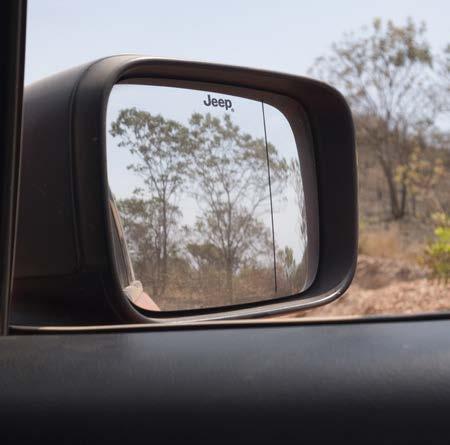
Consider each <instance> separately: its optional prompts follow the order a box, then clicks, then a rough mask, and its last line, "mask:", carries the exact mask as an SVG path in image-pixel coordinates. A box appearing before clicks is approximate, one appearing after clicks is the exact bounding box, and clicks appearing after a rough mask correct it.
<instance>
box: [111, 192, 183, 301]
mask: <svg viewBox="0 0 450 445" xmlns="http://www.w3.org/2000/svg"><path fill="white" fill-rule="evenodd" d="M117 206H118V209H119V212H120V215H121V217H122V222H123V227H124V231H125V237H126V240H127V246H128V249H129V252H130V256H131V258H132V260H133V268H134V271H135V273H136V276H137V277H139V279H140V280H141V281H142V282H143V283H144V284H145V287H146V289H148V292H149V294H150V295H151V297H152V298H154V299H156V300H158V299H159V298H160V297H162V296H163V295H164V291H165V289H166V285H167V269H166V270H165V269H164V267H165V266H166V265H165V263H164V256H166V259H167V258H169V257H172V258H174V257H175V256H176V252H177V249H176V243H175V240H174V239H173V237H172V236H167V234H168V232H167V229H168V228H171V227H175V226H176V225H177V219H178V218H179V217H180V212H179V209H178V208H177V207H175V206H172V205H168V206H166V208H165V212H166V214H165V215H163V213H162V212H163V209H164V207H163V206H161V203H160V202H159V201H158V198H155V197H154V198H151V199H145V198H143V197H138V196H135V197H133V198H129V199H122V200H119V201H118V202H117ZM164 220H165V221H166V222H165V224H164ZM169 232H170V231H169Z"/></svg>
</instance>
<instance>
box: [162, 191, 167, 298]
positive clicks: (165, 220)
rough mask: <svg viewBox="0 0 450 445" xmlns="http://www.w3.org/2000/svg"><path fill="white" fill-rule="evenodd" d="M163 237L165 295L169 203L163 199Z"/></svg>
mask: <svg viewBox="0 0 450 445" xmlns="http://www.w3.org/2000/svg"><path fill="white" fill-rule="evenodd" d="M162 225H163V239H162V244H163V245H162V280H161V295H164V292H165V290H166V285H167V203H166V200H165V199H163V221H162Z"/></svg>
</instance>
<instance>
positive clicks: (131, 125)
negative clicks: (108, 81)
mask: <svg viewBox="0 0 450 445" xmlns="http://www.w3.org/2000/svg"><path fill="white" fill-rule="evenodd" d="M110 132H111V135H112V136H114V137H119V138H120V142H119V144H118V145H119V147H124V148H127V149H128V150H129V152H130V153H131V154H132V155H134V156H133V157H134V163H132V164H130V165H129V166H128V169H130V170H132V171H133V172H135V173H136V174H137V175H138V176H140V177H141V178H142V180H143V189H137V190H135V192H134V196H135V198H136V199H138V198H139V197H141V199H142V202H141V203H140V204H139V205H138V202H137V201H136V200H135V201H133V202H132V204H133V206H131V202H128V204H127V203H125V204H124V205H127V207H126V208H127V210H128V214H127V216H128V220H129V221H130V222H131V220H130V217H131V214H130V212H132V211H133V209H134V211H135V212H136V215H138V216H139V217H140V218H146V219H147V223H146V224H148V227H149V230H150V232H148V233H152V232H155V231H156V232H158V233H157V236H156V234H155V233H154V236H153V237H152V239H153V240H154V241H153V242H151V243H150V245H147V243H144V244H145V245H146V246H147V247H150V246H151V247H152V248H153V250H152V251H151V252H152V253H150V251H148V254H149V255H150V256H151V257H152V258H153V259H154V263H153V264H152V266H154V267H155V270H156V271H157V272H156V274H157V275H158V277H159V278H158V279H157V280H152V282H153V283H154V284H156V283H158V284H157V286H156V287H154V289H153V290H154V292H156V294H153V295H156V296H158V295H159V294H164V291H165V288H166V285H167V279H168V259H169V253H168V248H169V243H170V236H171V231H173V228H174V222H175V218H174V215H173V213H174V211H175V210H176V206H175V204H174V200H175V198H176V196H177V193H178V192H179V191H180V189H181V188H182V187H183V185H184V179H185V177H186V174H187V165H188V156H189V154H190V151H189V150H190V148H191V146H190V144H189V142H190V139H189V131H188V129H187V128H186V127H184V126H183V125H181V124H180V123H178V122H176V121H173V120H170V119H165V118H164V117H162V116H161V115H157V116H154V115H152V114H150V113H147V112H145V111H140V110H137V109H136V108H129V109H124V110H121V111H120V113H119V116H118V117H117V119H116V121H115V122H113V123H112V125H111V131H110ZM122 208H124V207H122ZM155 219H156V221H157V223H156V224H155ZM150 220H151V221H150ZM144 225H145V224H144ZM155 243H156V244H155ZM145 261H147V260H145Z"/></svg>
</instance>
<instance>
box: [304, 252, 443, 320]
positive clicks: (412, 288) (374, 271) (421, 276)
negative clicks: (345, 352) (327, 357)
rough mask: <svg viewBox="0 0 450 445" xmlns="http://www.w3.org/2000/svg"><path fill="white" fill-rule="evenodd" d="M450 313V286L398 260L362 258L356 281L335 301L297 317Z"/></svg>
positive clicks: (422, 269) (359, 260)
mask: <svg viewBox="0 0 450 445" xmlns="http://www.w3.org/2000/svg"><path fill="white" fill-rule="evenodd" d="M443 311H450V283H439V282H437V281H434V280H431V279H430V278H429V274H428V271H427V270H426V269H424V268H421V267H418V266H416V265H411V264H409V263H407V262H402V261H399V260H397V259H395V260H394V259H388V258H382V257H370V256H367V255H360V256H359V259H358V266H357V272H356V275H355V278H354V281H353V283H352V285H351V286H350V288H349V289H348V290H347V292H346V293H345V294H344V295H343V296H342V297H341V298H340V299H338V300H337V301H336V302H334V303H330V304H328V305H326V306H322V307H318V308H316V309H311V310H309V311H305V312H301V313H299V314H298V315H297V317H326V316H330V317H334V316H348V315H379V314H417V313H421V312H443Z"/></svg>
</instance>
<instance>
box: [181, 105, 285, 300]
mask: <svg viewBox="0 0 450 445" xmlns="http://www.w3.org/2000/svg"><path fill="white" fill-rule="evenodd" d="M190 125H191V137H192V138H193V145H194V146H195V147H196V148H195V160H194V161H195V162H192V163H191V164H190V173H191V175H192V178H193V179H194V181H195V186H194V189H193V193H194V195H195V197H196V198H197V200H198V202H199V203H200V204H201V205H202V213H201V215H200V217H199V218H198V221H197V224H196V229H197V232H198V234H199V235H200V237H201V238H202V239H203V240H204V242H207V243H209V244H212V245H214V246H215V247H216V248H218V249H219V251H220V253H221V259H222V264H223V266H224V268H225V274H226V294H227V295H228V296H229V298H231V299H232V297H233V275H234V274H235V272H236V271H237V269H238V268H239V267H240V266H241V265H242V264H243V263H244V262H245V261H246V260H248V259H249V258H250V257H253V258H255V257H257V256H258V255H260V254H262V253H268V252H270V241H269V237H268V235H269V234H268V231H267V228H266V227H265V226H264V225H263V224H262V223H261V222H260V221H259V220H258V218H257V214H258V211H261V210H262V208H263V207H265V208H266V210H267V203H268V197H269V186H268V176H267V153H266V145H265V141H264V139H254V138H252V137H251V136H250V135H248V134H244V133H242V132H241V130H240V128H239V127H238V126H236V125H234V124H233V123H232V121H231V118H230V116H229V115H225V117H224V118H223V120H220V119H218V118H215V117H212V116H211V115H210V114H206V115H201V114H194V115H192V117H191V119H190ZM267 150H268V153H269V158H270V168H271V178H272V185H273V192H276V191H277V190H279V189H280V186H281V185H282V183H283V182H284V180H285V178H286V174H287V164H286V161H285V160H284V159H282V158H280V157H279V155H278V152H277V150H276V149H275V147H274V146H273V145H272V144H268V146H267Z"/></svg>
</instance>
